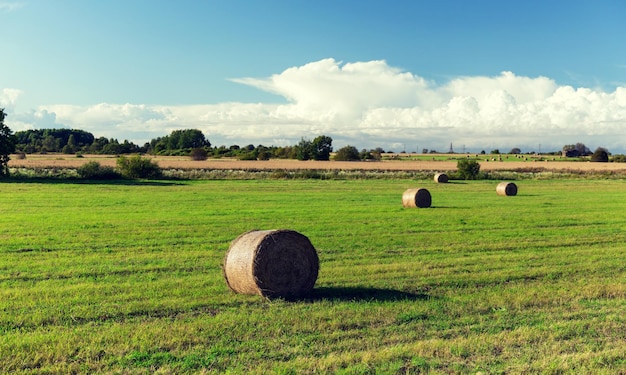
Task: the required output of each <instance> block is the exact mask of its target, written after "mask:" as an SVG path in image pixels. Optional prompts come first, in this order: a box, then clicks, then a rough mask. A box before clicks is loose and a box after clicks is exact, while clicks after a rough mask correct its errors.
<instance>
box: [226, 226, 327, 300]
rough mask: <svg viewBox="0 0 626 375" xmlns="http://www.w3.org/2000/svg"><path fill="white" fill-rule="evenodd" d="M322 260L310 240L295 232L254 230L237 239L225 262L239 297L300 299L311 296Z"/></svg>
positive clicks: (230, 284)
mask: <svg viewBox="0 0 626 375" xmlns="http://www.w3.org/2000/svg"><path fill="white" fill-rule="evenodd" d="M318 271H319V258H318V257H317V252H316V251H315V248H314V247H313V245H312V244H311V241H309V239H308V238H307V237H306V236H304V235H302V234H300V233H298V232H295V231H292V230H287V229H277V230H253V231H250V232H246V233H244V234H242V235H240V236H239V237H237V238H236V239H235V240H234V241H233V242H232V243H231V245H230V247H229V249H228V252H227V253H226V258H225V259H224V277H225V278H226V283H227V284H228V287H229V288H230V289H231V290H232V291H234V292H235V293H241V294H255V295H260V296H263V297H267V298H297V297H301V296H304V295H306V294H307V293H309V292H311V290H312V289H313V286H314V285H315V281H316V280H317V274H318Z"/></svg>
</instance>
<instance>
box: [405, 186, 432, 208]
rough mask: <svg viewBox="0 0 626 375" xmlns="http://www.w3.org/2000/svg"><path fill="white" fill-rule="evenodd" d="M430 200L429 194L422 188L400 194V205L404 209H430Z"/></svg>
mask: <svg viewBox="0 0 626 375" xmlns="http://www.w3.org/2000/svg"><path fill="white" fill-rule="evenodd" d="M431 203H432V198H431V196H430V192H429V191H428V190H426V189H424V188H417V189H408V190H406V191H405V192H404V193H403V194H402V205H403V206H404V207H418V208H426V207H430V204H431Z"/></svg>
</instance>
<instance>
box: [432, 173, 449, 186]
mask: <svg viewBox="0 0 626 375" xmlns="http://www.w3.org/2000/svg"><path fill="white" fill-rule="evenodd" d="M435 182H436V183H438V184H445V183H447V182H448V175H447V174H445V173H437V174H436V175H435Z"/></svg>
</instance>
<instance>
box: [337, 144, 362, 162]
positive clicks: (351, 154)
mask: <svg viewBox="0 0 626 375" xmlns="http://www.w3.org/2000/svg"><path fill="white" fill-rule="evenodd" d="M334 159H335V160H337V161H357V160H361V155H359V150H357V148H356V147H354V146H350V145H348V146H344V147H342V148H340V149H339V150H337V153H336V154H335V157H334Z"/></svg>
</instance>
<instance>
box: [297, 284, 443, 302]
mask: <svg viewBox="0 0 626 375" xmlns="http://www.w3.org/2000/svg"><path fill="white" fill-rule="evenodd" d="M429 298H431V297H430V296H429V295H427V294H424V293H409V292H404V291H401V290H393V289H379V288H365V287H320V288H315V289H313V290H312V291H311V293H309V294H308V295H307V296H306V297H305V298H301V299H298V300H303V301H311V302H313V301H325V300H330V301H357V302H358V301H377V302H385V301H407V300H408V301H418V300H426V299H429Z"/></svg>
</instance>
